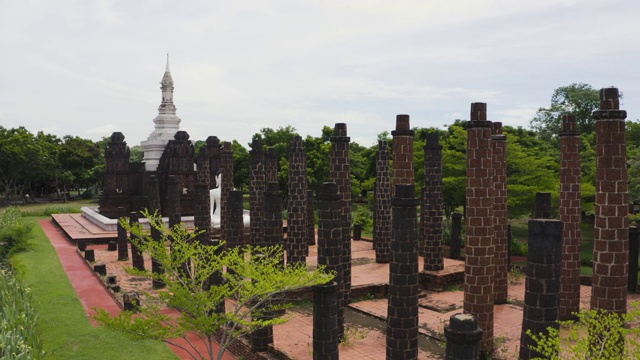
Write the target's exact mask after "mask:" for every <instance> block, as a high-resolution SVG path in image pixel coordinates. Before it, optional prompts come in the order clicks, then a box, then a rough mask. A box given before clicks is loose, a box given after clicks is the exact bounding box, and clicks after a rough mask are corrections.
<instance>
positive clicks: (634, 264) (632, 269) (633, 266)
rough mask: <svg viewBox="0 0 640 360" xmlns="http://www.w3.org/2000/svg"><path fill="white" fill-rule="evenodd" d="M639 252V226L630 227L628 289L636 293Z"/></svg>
mask: <svg viewBox="0 0 640 360" xmlns="http://www.w3.org/2000/svg"><path fill="white" fill-rule="evenodd" d="M638 252H640V232H638V227H637V226H630V227H629V285H628V287H627V291H629V292H630V293H635V292H636V288H637V287H638Z"/></svg>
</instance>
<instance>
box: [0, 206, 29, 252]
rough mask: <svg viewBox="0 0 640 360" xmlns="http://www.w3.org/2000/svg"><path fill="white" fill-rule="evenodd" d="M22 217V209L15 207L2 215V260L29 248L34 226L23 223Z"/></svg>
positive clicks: (0, 220) (0, 222)
mask: <svg viewBox="0 0 640 360" xmlns="http://www.w3.org/2000/svg"><path fill="white" fill-rule="evenodd" d="M21 217H22V213H21V212H20V209H19V208H17V207H15V206H12V207H9V208H7V209H6V210H5V211H4V212H3V213H2V214H0V260H2V259H5V258H7V257H8V256H9V255H11V254H14V253H17V252H20V251H24V250H27V249H28V248H29V240H30V239H31V230H32V229H33V224H32V223H23V222H22V221H21Z"/></svg>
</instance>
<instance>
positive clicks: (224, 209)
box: [220, 142, 233, 240]
mask: <svg viewBox="0 0 640 360" xmlns="http://www.w3.org/2000/svg"><path fill="white" fill-rule="evenodd" d="M220 174H221V178H222V179H221V180H222V181H221V183H222V184H220V186H222V188H221V189H220V234H221V236H222V238H223V239H225V240H227V239H229V236H230V230H229V229H230V225H229V221H230V215H229V196H230V193H231V191H232V190H233V150H231V143H229V142H224V143H222V149H221V150H220Z"/></svg>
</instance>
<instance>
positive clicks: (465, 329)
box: [444, 314, 482, 360]
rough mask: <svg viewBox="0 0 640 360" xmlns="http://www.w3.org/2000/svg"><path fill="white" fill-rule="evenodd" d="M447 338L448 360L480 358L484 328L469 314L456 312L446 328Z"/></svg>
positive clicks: (445, 334)
mask: <svg viewBox="0 0 640 360" xmlns="http://www.w3.org/2000/svg"><path fill="white" fill-rule="evenodd" d="M444 336H445V338H446V339H447V348H446V350H445V359H446V360H477V359H479V358H480V339H482V329H480V328H479V327H478V322H477V321H476V319H474V318H473V315H469V314H455V315H451V317H450V318H449V324H447V326H445V328H444Z"/></svg>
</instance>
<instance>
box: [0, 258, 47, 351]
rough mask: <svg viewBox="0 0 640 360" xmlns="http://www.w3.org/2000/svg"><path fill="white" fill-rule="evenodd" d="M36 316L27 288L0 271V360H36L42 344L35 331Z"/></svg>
mask: <svg viewBox="0 0 640 360" xmlns="http://www.w3.org/2000/svg"><path fill="white" fill-rule="evenodd" d="M37 318H38V316H37V313H36V311H35V309H34V308H33V305H32V299H31V294H30V292H29V288H27V287H26V286H24V285H23V284H22V282H21V281H19V280H18V279H17V278H15V277H14V276H13V274H12V273H11V272H10V271H9V270H7V269H3V268H0V319H2V321H0V358H1V359H40V358H42V357H43V355H44V352H43V351H42V341H41V339H40V336H39V334H38V332H37V331H36V329H35V324H36V320H37Z"/></svg>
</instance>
